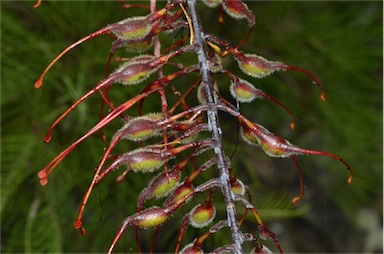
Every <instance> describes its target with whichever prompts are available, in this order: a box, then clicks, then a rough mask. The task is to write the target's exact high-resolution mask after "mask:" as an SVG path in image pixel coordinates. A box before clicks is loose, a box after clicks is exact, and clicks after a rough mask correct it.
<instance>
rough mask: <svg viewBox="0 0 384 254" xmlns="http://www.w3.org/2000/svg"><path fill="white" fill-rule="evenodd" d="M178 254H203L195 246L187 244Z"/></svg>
mask: <svg viewBox="0 0 384 254" xmlns="http://www.w3.org/2000/svg"><path fill="white" fill-rule="evenodd" d="M179 253H180V254H203V253H204V252H203V250H202V249H201V248H200V247H198V246H195V245H194V244H193V243H190V244H187V245H186V246H184V248H183V249H182V250H181V251H180V252H179Z"/></svg>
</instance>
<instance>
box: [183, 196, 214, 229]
mask: <svg viewBox="0 0 384 254" xmlns="http://www.w3.org/2000/svg"><path fill="white" fill-rule="evenodd" d="M215 215H216V209H215V207H214V206H213V205H212V201H211V200H207V201H205V202H204V204H200V205H197V206H195V207H194V208H193V209H192V210H191V212H190V213H189V223H190V224H191V225H192V226H193V227H195V228H202V227H205V226H207V225H208V224H209V223H211V222H212V221H213V219H214V218H215Z"/></svg>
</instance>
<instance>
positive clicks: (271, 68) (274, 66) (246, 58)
mask: <svg viewBox="0 0 384 254" xmlns="http://www.w3.org/2000/svg"><path fill="white" fill-rule="evenodd" d="M230 52H231V53H232V54H233V55H234V57H235V59H236V61H237V63H238V65H239V68H240V69H241V70H242V71H243V72H244V73H245V74H247V75H249V76H251V77H254V78H264V77H266V76H268V75H270V74H272V73H273V72H275V71H281V70H283V71H285V70H292V71H298V72H301V73H304V74H305V75H307V76H308V77H310V78H311V79H312V82H313V83H314V84H315V85H318V86H319V87H320V88H321V95H320V98H321V99H322V100H323V101H325V91H324V86H323V84H322V83H321V82H320V81H319V80H318V79H316V78H315V77H314V76H313V75H312V74H311V73H309V72H308V71H306V70H304V69H301V68H299V67H295V66H290V65H286V64H284V63H282V62H278V61H269V60H267V59H265V58H264V57H261V56H258V55H255V54H245V53H243V52H241V51H239V50H237V49H231V50H230Z"/></svg>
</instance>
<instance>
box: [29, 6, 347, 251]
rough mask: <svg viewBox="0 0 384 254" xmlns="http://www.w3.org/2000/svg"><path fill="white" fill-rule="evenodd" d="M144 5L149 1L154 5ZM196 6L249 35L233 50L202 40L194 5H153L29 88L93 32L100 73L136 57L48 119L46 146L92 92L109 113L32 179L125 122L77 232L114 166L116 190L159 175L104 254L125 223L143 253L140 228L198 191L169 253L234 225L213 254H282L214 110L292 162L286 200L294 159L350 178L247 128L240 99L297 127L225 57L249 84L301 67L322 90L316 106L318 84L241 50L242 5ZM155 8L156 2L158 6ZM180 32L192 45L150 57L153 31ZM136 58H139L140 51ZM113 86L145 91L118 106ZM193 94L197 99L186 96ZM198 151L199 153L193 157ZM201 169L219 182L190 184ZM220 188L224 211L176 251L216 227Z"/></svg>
mask: <svg viewBox="0 0 384 254" xmlns="http://www.w3.org/2000/svg"><path fill="white" fill-rule="evenodd" d="M151 2H152V4H154V3H155V2H156V1H151ZM203 3H204V4H205V5H206V6H208V7H210V8H215V7H220V8H222V9H223V10H224V11H225V12H226V13H227V14H228V15H229V16H230V17H233V18H235V19H246V20H247V22H248V25H249V33H248V34H247V36H246V38H244V39H243V40H242V41H241V42H240V43H239V44H238V45H237V46H232V45H231V44H230V43H228V42H227V41H225V40H223V39H221V38H218V37H216V36H215V35H213V34H205V33H204V31H203V28H202V27H201V24H200V20H199V17H198V15H197V5H196V0H188V1H185V0H169V1H167V2H166V3H164V5H165V6H164V7H162V8H160V9H158V10H156V8H151V9H152V11H151V12H150V13H149V14H148V15H146V16H141V17H132V18H127V19H125V20H122V21H120V22H117V23H114V24H110V25H108V26H106V27H104V28H101V29H100V30H98V31H96V32H93V33H91V34H90V35H88V36H86V37H84V38H82V39H80V40H79V41H77V42H75V43H74V44H72V45H71V46H69V47H68V48H66V49H65V50H64V51H63V52H62V53H60V54H59V55H58V56H57V57H56V58H55V59H54V60H53V61H52V62H51V63H50V64H49V65H48V67H47V68H46V69H45V70H44V72H43V73H42V75H41V76H40V78H39V79H38V80H37V81H36V83H35V88H41V87H42V84H43V79H44V77H45V75H46V74H47V72H48V71H49V70H50V69H51V67H52V66H53V65H54V64H55V62H57V61H58V60H59V59H60V58H61V57H63V56H64V55H65V54H66V53H67V52H69V51H70V50H71V49H73V48H74V47H76V46H77V45H79V44H81V43H83V42H85V41H87V40H89V39H91V38H93V37H96V36H101V35H106V34H109V35H110V36H111V37H113V39H114V41H113V43H112V46H111V50H110V52H109V59H108V62H107V67H106V68H107V72H108V70H109V65H110V62H111V59H112V57H113V55H114V54H115V52H116V50H117V49H119V48H125V49H127V50H128V51H130V52H136V53H138V55H137V56H135V57H132V58H119V59H120V61H123V63H122V64H121V66H120V67H118V68H117V69H116V70H115V71H113V72H112V73H110V74H108V75H107V77H106V78H104V79H102V80H101V81H100V82H99V83H98V84H97V85H96V86H94V87H93V88H92V89H91V90H90V91H89V92H87V93H86V94H84V95H83V96H82V97H81V98H79V99H78V100H77V101H76V102H75V103H74V104H73V105H72V106H70V107H69V108H68V110H66V111H65V112H64V113H63V114H62V115H61V116H59V117H58V119H57V120H56V121H54V123H53V124H52V125H51V127H50V128H49V130H48V132H47V134H46V135H45V137H44V141H45V142H49V141H50V140H51V134H52V131H53V130H54V128H55V126H57V125H58V124H59V123H60V122H61V121H62V120H63V119H64V118H65V116H67V115H68V114H69V113H70V112H71V111H72V110H74V109H75V108H76V107H77V106H78V105H79V104H80V103H82V102H83V101H85V100H86V99H87V98H88V97H90V96H91V95H93V94H94V93H97V92H99V94H100V95H101V98H102V106H104V105H105V104H106V105H107V106H108V107H109V108H110V111H109V113H107V114H105V115H103V116H102V118H101V119H100V121H99V122H98V123H97V124H96V125H94V126H93V127H92V128H91V129H90V130H89V131H88V132H87V133H86V134H84V135H83V136H82V137H80V138H79V139H78V140H76V141H75V142H74V143H72V144H71V145H70V146H69V147H68V148H67V149H65V150H64V151H63V152H61V153H60V154H59V155H58V156H57V157H56V158H54V159H53V160H52V161H51V162H50V163H49V164H48V165H47V166H46V167H45V168H44V169H42V170H41V171H40V172H39V173H38V176H39V178H40V183H41V184H42V185H46V184H48V178H49V176H50V174H51V173H52V172H53V170H54V168H55V167H56V166H57V165H58V164H59V163H60V162H61V161H62V160H63V159H64V158H65V157H66V156H67V155H68V154H69V153H70V152H71V151H72V150H73V149H75V148H76V146H77V145H78V144H79V143H81V142H83V141H84V140H85V139H86V138H88V137H89V136H90V135H93V134H95V133H96V132H98V131H101V129H102V128H103V127H105V126H106V125H108V124H109V123H110V122H111V121H113V120H115V119H116V118H119V119H121V120H122V121H123V126H122V127H121V128H120V129H119V130H118V131H117V132H116V133H115V135H113V136H112V137H111V138H110V142H109V146H108V147H107V148H106V149H105V152H104V155H103V156H102V158H101V160H100V162H99V164H98V166H97V169H96V170H95V171H94V176H93V179H92V180H91V182H90V185H89V188H88V190H87V191H86V193H85V194H84V197H83V200H82V202H81V205H80V208H79V212H78V216H77V218H76V220H75V222H74V227H75V229H78V230H80V232H81V233H82V234H85V228H84V225H83V220H82V218H83V214H84V213H85V212H86V209H85V208H86V204H87V202H88V200H89V198H90V197H91V194H92V192H93V189H94V188H95V186H96V185H98V184H101V182H102V180H103V179H104V178H106V177H110V176H111V175H113V174H115V172H117V171H119V170H120V169H119V168H121V167H123V170H122V172H120V174H118V175H117V176H115V177H116V182H117V183H121V184H124V182H125V180H124V178H125V176H126V175H127V174H134V173H138V172H140V173H145V174H148V175H153V174H154V173H155V172H158V171H160V172H159V173H156V175H153V176H152V180H151V181H150V183H149V184H148V186H146V187H144V189H143V190H142V192H141V193H140V194H139V195H138V199H137V203H136V213H135V214H133V215H130V216H127V217H126V218H125V219H123V218H122V220H123V222H122V224H121V227H120V229H119V230H118V231H117V234H116V236H115V238H114V239H113V241H112V244H111V246H110V248H109V252H110V253H111V252H112V251H113V250H114V248H115V246H116V244H117V243H118V241H119V239H120V238H121V236H122V234H123V233H124V232H125V231H126V230H127V229H128V228H129V227H135V230H136V231H135V232H136V240H137V245H138V246H137V248H138V252H141V247H140V242H139V232H140V229H148V228H157V229H158V228H160V227H161V225H162V224H163V223H164V222H165V221H167V220H168V219H169V218H170V217H171V215H172V214H174V213H176V212H178V211H179V210H180V207H182V206H184V205H186V203H187V201H189V200H191V199H192V198H193V197H194V196H195V195H196V194H197V193H205V194H206V199H205V201H204V202H203V203H200V204H197V205H195V206H192V207H191V208H190V211H189V212H188V213H187V214H185V216H184V217H183V219H182V221H181V224H180V233H179V237H178V241H177V244H176V245H175V249H174V250H175V253H177V252H179V250H180V249H181V250H180V252H181V253H202V252H203V251H207V250H204V249H203V242H204V241H205V239H207V238H208V237H209V236H211V235H212V234H215V233H217V232H220V231H221V230H222V229H223V228H226V227H230V228H231V232H232V242H230V243H228V244H226V245H223V246H216V247H214V248H212V250H213V252H214V253H221V252H228V251H230V252H236V253H241V252H243V244H244V243H245V242H248V243H250V244H251V245H252V247H253V249H252V252H253V253H270V251H269V249H268V248H266V247H265V246H263V244H262V243H261V242H260V240H261V239H263V240H265V239H272V240H273V241H274V243H275V245H276V248H277V250H278V251H280V252H282V249H281V247H280V244H279V242H278V239H277V236H276V235H275V234H274V233H272V232H270V231H269V230H268V229H267V227H266V226H265V224H264V223H263V221H262V219H261V218H260V216H259V214H258V212H257V210H256V209H255V208H254V206H253V205H252V204H251V195H250V192H249V191H248V190H249V187H248V186H246V185H245V184H244V183H243V182H242V181H241V180H239V179H238V178H237V177H236V175H235V173H234V172H233V170H232V166H231V162H230V159H229V158H228V157H227V156H226V155H225V152H224V150H223V147H222V131H221V129H220V123H219V121H218V119H219V117H218V112H220V111H221V112H224V113H226V114H228V115H230V116H231V117H233V118H234V119H236V120H237V121H238V123H239V127H240V130H239V131H240V132H241V136H242V138H243V140H244V141H245V142H246V143H248V144H250V145H254V146H259V147H261V148H262V149H263V150H264V152H265V153H266V155H268V156H271V157H279V158H291V159H292V160H293V161H294V162H295V165H296V166H297V169H298V171H299V176H300V179H299V181H300V194H299V195H298V196H296V197H294V198H293V199H292V203H293V204H295V203H296V202H298V201H299V200H300V198H301V197H302V196H303V194H304V188H303V186H304V185H303V180H302V173H301V169H300V166H299V164H298V161H297V159H296V156H297V155H322V156H328V157H331V158H334V159H337V160H340V161H341V162H342V163H343V164H344V165H345V166H346V168H347V169H348V170H349V171H350V175H349V177H348V180H347V182H348V183H349V184H351V182H352V175H353V173H352V169H351V167H350V166H349V165H348V164H347V162H345V161H344V160H343V159H342V158H340V157H339V156H337V155H334V154H331V153H328V152H322V151H315V150H309V149H304V148H300V147H298V146H295V145H292V144H291V143H290V142H288V141H287V140H285V139H284V138H281V137H279V136H277V135H275V134H273V133H271V132H270V131H269V130H267V129H266V128H265V127H263V126H261V125H259V124H257V123H253V122H252V121H250V120H249V119H248V118H247V117H246V116H244V115H243V114H241V112H240V110H239V109H238V107H237V105H238V103H251V102H253V101H254V100H255V99H266V100H269V101H270V102H273V103H275V104H277V105H278V106H280V107H282V108H283V109H284V110H285V111H286V112H288V114H289V115H290V117H291V118H292V123H291V126H290V127H291V129H294V127H295V124H296V118H295V116H294V115H293V113H292V112H291V111H290V110H289V109H288V108H287V107H286V106H285V105H284V104H283V103H281V102H280V101H278V100H277V99H275V98H273V97H271V96H269V95H268V94H266V93H264V92H263V91H262V90H260V89H257V88H256V87H255V85H254V84H253V83H254V82H252V81H250V80H246V79H245V78H244V77H239V76H237V75H235V74H234V73H233V72H231V71H230V70H229V69H227V68H226V67H225V66H223V65H222V59H223V58H225V57H228V55H231V56H232V57H233V58H234V59H235V60H236V62H237V63H238V66H239V69H240V70H241V71H242V72H243V73H244V75H245V76H249V77H250V78H256V79H261V78H265V77H267V76H268V75H270V74H272V73H275V72H276V71H285V70H293V71H299V72H301V73H303V74H305V75H307V76H308V77H309V78H310V79H311V80H312V81H313V83H314V84H316V85H318V86H320V88H321V89H322V90H321V95H320V97H321V99H322V100H325V92H324V87H323V85H322V84H321V83H320V82H319V81H318V80H317V79H316V78H315V77H314V76H313V75H312V74H310V73H309V72H308V71H306V70H303V69H301V68H298V67H294V66H290V65H287V64H284V63H282V62H278V61H270V60H267V59H265V58H264V57H261V56H258V55H255V54H250V53H245V52H243V51H241V50H240V49H239V48H240V47H241V45H242V44H244V43H245V42H246V41H247V39H248V37H249V36H250V35H251V31H252V29H253V27H254V25H255V17H254V15H253V14H252V12H251V11H250V10H249V8H248V7H247V5H246V4H245V3H243V2H242V1H241V0H204V1H203ZM40 4H41V1H38V2H37V3H36V4H35V7H37V6H39V5H40ZM159 4H163V2H160V3H159ZM124 6H125V7H127V6H126V5H123V7H124ZM131 7H132V6H131ZM219 22H222V17H219ZM182 28H188V29H189V37H188V38H189V40H185V38H181V39H180V41H178V42H177V43H175V44H174V45H172V46H170V47H169V48H167V49H165V50H163V51H160V48H159V47H154V53H153V54H149V53H148V52H149V51H150V49H151V48H152V45H153V44H157V45H161V44H160V40H159V37H158V35H159V34H161V33H164V32H167V31H172V30H178V29H182ZM143 52H146V54H141V53H143ZM187 53H188V54H191V53H195V54H196V55H197V56H198V62H197V63H196V64H194V65H190V66H184V65H183V64H182V63H180V62H177V57H178V56H181V55H184V54H187ZM175 59H176V60H175ZM165 65H169V66H173V67H175V68H176V70H175V71H169V69H172V68H167V69H166V70H167V71H168V73H165V69H163V67H164V66H165ZM155 74H157V75H158V77H157V78H153V77H151V79H150V80H151V81H148V80H149V77H150V76H154V75H155ZM223 74H224V75H225V77H228V85H222V84H220V85H219V84H218V83H217V82H216V81H215V79H216V76H217V75H223ZM153 79H154V80H153ZM174 79H181V80H183V83H184V87H179V88H178V87H176V85H175V84H174V83H173V81H174ZM193 79H194V81H193ZM190 80H192V81H190ZM115 83H120V84H122V85H125V86H131V85H141V86H143V87H142V91H141V92H140V93H139V94H137V95H136V96H134V97H132V98H129V99H128V100H127V101H126V102H124V103H122V104H120V105H117V106H115V105H114V103H113V101H112V99H111V98H109V96H108V91H109V90H110V89H115V88H112V85H113V84H115ZM167 87H171V88H172V90H173V94H169V93H168V92H167V90H165V89H166V88H167ZM116 89H118V88H116ZM223 89H229V90H230V94H231V95H232V97H233V100H234V101H235V102H236V103H231V102H230V101H229V100H228V99H225V98H224V97H223V96H222V95H221V94H222V90H223ZM194 93H195V95H193V94H194ZM152 94H158V95H159V97H160V100H161V104H160V105H159V112H150V113H147V114H141V112H142V110H143V105H144V103H145V102H144V101H145V99H146V98H147V97H148V96H150V95H152ZM152 96H154V95H152ZM170 96H177V98H178V99H177V101H176V102H175V103H174V104H173V105H171V103H170V100H169V97H170ZM191 97H197V99H198V100H197V101H198V103H199V104H197V105H193V104H191V102H194V101H196V100H194V98H192V99H190V98H191ZM190 101H191V102H190ZM134 105H139V112H134V111H133V109H132V107H133V106H134ZM102 113H103V112H102ZM203 132H205V134H203ZM207 133H208V137H207ZM209 135H210V136H209ZM106 138H107V137H105V136H103V139H105V140H106ZM120 142H131V143H133V146H135V148H134V149H132V150H130V151H127V152H125V153H122V154H113V150H114V148H115V147H116V146H117V145H118V144H119V143H120ZM202 154H204V156H199V155H202ZM183 155H184V156H183ZM206 158H208V159H206ZM108 163H109V165H108ZM172 164H173V165H172ZM214 166H215V167H216V168H217V169H218V170H217V171H214V170H215V169H213V167H214ZM207 170H210V171H211V173H210V174H211V175H216V177H213V178H211V179H209V180H207V181H205V182H201V183H197V180H196V177H197V176H199V175H200V174H204V172H205V171H207ZM215 172H217V173H215ZM220 191H221V192H222V196H224V200H225V205H226V207H227V213H226V215H227V219H226V220H220V221H216V223H215V224H214V225H213V226H211V227H210V228H209V229H208V230H207V231H206V233H205V234H203V235H201V236H198V237H196V238H195V240H194V241H193V242H191V243H186V244H185V245H184V247H183V248H181V246H182V244H183V235H184V233H185V232H186V229H187V226H188V225H191V226H193V227H197V228H203V227H208V226H209V225H211V224H212V223H213V222H214V221H215V217H216V216H215V215H216V213H217V211H216V208H215V206H214V204H215V203H216V202H217V201H215V202H213V197H214V195H215V193H216V192H220ZM149 199H160V200H161V199H163V202H162V205H161V206H152V207H145V203H146V201H148V200H149ZM186 206H187V205H186ZM236 206H243V207H244V208H245V212H244V214H243V215H242V217H241V218H238V217H239V214H236V209H235V207H236ZM249 212H251V213H252V214H253V216H254V219H255V221H256V223H257V228H258V230H256V231H255V232H243V230H242V229H241V225H242V223H243V221H244V220H245V218H246V217H247V215H248V213H249ZM156 232H157V230H156ZM153 248H154V246H152V248H151V251H153Z"/></svg>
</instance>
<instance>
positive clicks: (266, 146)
mask: <svg viewBox="0 0 384 254" xmlns="http://www.w3.org/2000/svg"><path fill="white" fill-rule="evenodd" d="M238 118H239V120H240V123H241V124H242V128H243V130H242V137H243V138H244V139H245V141H246V142H247V143H249V144H252V145H260V146H261V147H262V148H263V150H264V152H265V153H266V154H267V155H269V156H271V157H279V158H288V157H291V156H293V155H321V156H327V157H331V158H334V159H337V160H339V161H340V162H341V163H343V164H344V165H345V166H346V167H347V169H348V170H349V171H350V175H349V177H348V179H347V182H348V184H351V183H352V177H353V171H352V168H351V167H350V166H349V164H348V163H347V162H346V161H345V160H344V159H342V158H341V157H339V156H337V155H335V154H332V153H328V152H323V151H316V150H309V149H304V148H300V147H298V146H295V145H293V144H291V143H290V142H289V141H287V140H285V139H283V138H281V137H278V136H276V135H275V134H273V133H271V132H270V131H269V130H267V129H266V128H265V127H263V126H261V125H259V124H255V123H251V122H250V121H249V120H248V119H246V118H245V117H243V116H241V115H240V116H239V117H238Z"/></svg>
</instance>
